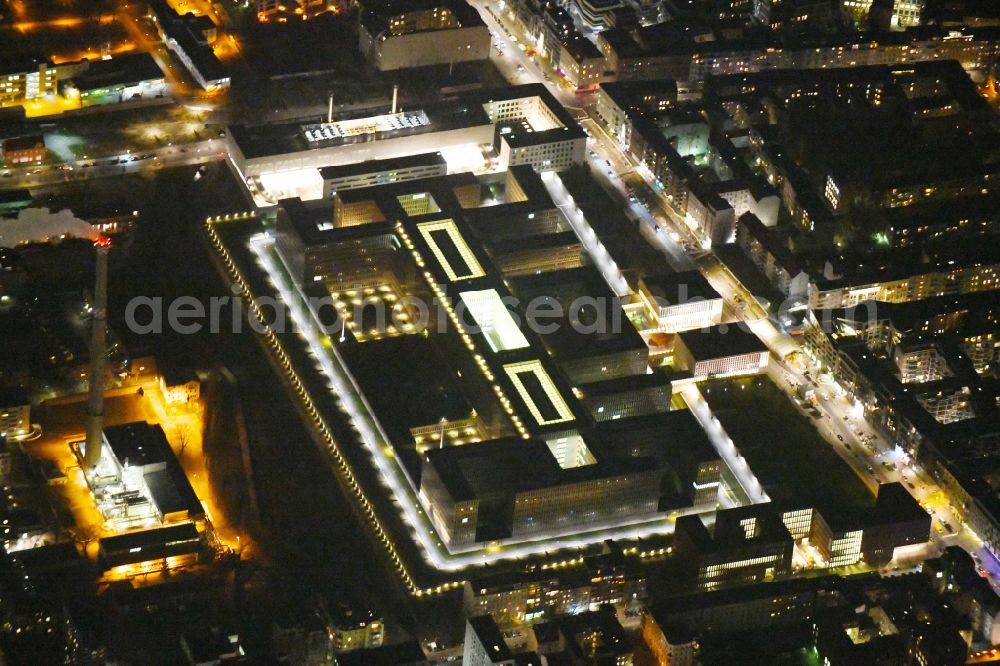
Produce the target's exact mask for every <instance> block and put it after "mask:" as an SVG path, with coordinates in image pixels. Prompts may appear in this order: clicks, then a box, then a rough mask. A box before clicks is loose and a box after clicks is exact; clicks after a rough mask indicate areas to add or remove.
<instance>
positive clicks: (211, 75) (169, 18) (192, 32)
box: [149, 0, 230, 91]
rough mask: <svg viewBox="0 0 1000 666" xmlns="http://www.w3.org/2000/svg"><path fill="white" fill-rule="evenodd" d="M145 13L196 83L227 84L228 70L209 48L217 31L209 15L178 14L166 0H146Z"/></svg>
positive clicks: (222, 86) (210, 87)
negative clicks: (148, 0)
mask: <svg viewBox="0 0 1000 666" xmlns="http://www.w3.org/2000/svg"><path fill="white" fill-rule="evenodd" d="M149 17H150V19H152V21H153V24H154V25H155V26H156V29H157V31H158V32H159V34H160V38H161V39H162V40H163V42H164V43H165V44H166V45H167V48H169V49H170V50H171V51H172V52H173V54H174V55H176V56H177V58H178V59H179V60H180V61H181V62H182V63H183V64H184V67H185V68H186V69H187V70H188V72H190V74H191V76H193V77H194V79H195V81H197V82H198V85H199V86H201V87H202V88H203V89H205V90H207V91H216V90H222V89H225V88H228V87H229V83H230V77H229V72H228V71H227V70H226V68H225V66H224V65H223V64H222V63H221V62H219V59H218V58H217V57H216V56H215V52H214V51H212V46H211V45H212V43H213V42H214V41H215V39H216V36H217V32H216V27H215V23H213V22H212V19H211V18H210V17H208V16H205V15H202V16H195V15H194V14H183V15H181V14H178V13H177V12H176V11H175V10H174V8H173V7H171V6H170V5H169V4H167V1H166V0H150V3H149Z"/></svg>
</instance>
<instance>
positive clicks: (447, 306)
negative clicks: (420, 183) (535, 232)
mask: <svg viewBox="0 0 1000 666" xmlns="http://www.w3.org/2000/svg"><path fill="white" fill-rule="evenodd" d="M396 233H397V235H398V236H399V239H400V240H401V241H402V243H403V245H405V246H406V249H407V250H409V251H410V253H411V254H412V255H413V260H414V261H415V262H416V264H417V266H418V267H419V268H425V266H426V262H425V261H424V258H423V257H422V256H421V255H420V251H419V250H417V248H416V247H415V246H414V245H413V240H412V239H411V238H410V235H409V234H408V233H407V232H406V229H404V228H403V225H402V223H400V222H397V223H396ZM424 237H425V238H426V237H427V234H424ZM434 247H436V246H434V245H432V246H431V249H432V250H433V249H434ZM473 260H475V258H473ZM476 265H477V266H478V265H479V264H478V263H477V264H476ZM446 270H447V269H446ZM423 275H424V279H425V280H427V284H428V285H430V288H431V291H433V292H434V295H435V296H437V299H438V302H439V303H441V306H442V307H443V308H444V311H445V312H446V313H447V314H448V319H450V320H451V323H452V324H454V325H455V330H457V331H458V333H459V336H461V338H462V342H463V343H464V344H465V347H466V349H468V350H469V351H470V352H472V356H473V358H475V360H476V365H477V366H479V371H480V372H482V373H483V376H484V377H486V380H487V381H488V382H490V384H491V385H492V386H493V392H494V393H496V396H497V399H498V400H499V401H500V404H501V405H502V406H503V409H504V411H505V412H507V416H509V417H510V420H511V423H513V424H514V427H515V428H517V432H518V433H519V434H520V435H521V438H522V439H530V438H531V435H530V434H529V433H528V430H527V429H526V428H525V427H524V422H523V421H521V417H519V416H518V415H517V413H516V412H515V411H514V407H513V405H511V403H510V398H508V397H507V394H506V393H504V391H503V389H502V388H500V385H499V384H497V383H496V376H495V375H494V374H493V371H492V370H490V366H489V364H487V363H486V359H484V358H483V357H482V355H481V354H479V353H477V352H476V345H475V343H474V342H473V341H472V337H471V336H470V335H469V333H468V332H467V331H466V330H465V326H464V325H463V324H462V321H461V320H460V319H459V317H458V315H457V314H456V313H455V308H453V307H452V306H451V302H450V301H449V300H448V296H447V294H445V292H444V289H442V288H441V285H439V284H438V283H437V281H436V280H435V279H434V276H433V275H432V274H431V272H430V271H428V270H424V273H423Z"/></svg>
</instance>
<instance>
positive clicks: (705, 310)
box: [638, 270, 724, 333]
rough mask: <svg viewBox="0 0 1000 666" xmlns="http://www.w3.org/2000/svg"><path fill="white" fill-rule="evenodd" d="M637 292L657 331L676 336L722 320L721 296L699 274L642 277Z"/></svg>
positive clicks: (722, 302)
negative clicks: (680, 332)
mask: <svg viewBox="0 0 1000 666" xmlns="http://www.w3.org/2000/svg"><path fill="white" fill-rule="evenodd" d="M638 292H639V297H640V298H641V299H642V302H643V304H644V305H645V307H646V309H647V310H648V312H649V314H650V318H651V319H652V320H653V321H655V322H656V323H657V330H660V331H663V332H666V333H676V332H678V331H688V330H692V329H698V328H708V327H710V326H715V325H718V324H719V322H720V321H721V320H722V308H723V305H724V301H723V300H722V296H720V295H719V293H718V292H717V291H715V289H713V288H712V285H710V284H709V283H708V280H706V279H705V276H704V275H702V274H701V271H697V270H693V271H684V272H682V273H672V274H668V275H647V276H643V277H641V278H640V279H639V290H638Z"/></svg>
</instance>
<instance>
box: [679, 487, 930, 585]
mask: <svg viewBox="0 0 1000 666" xmlns="http://www.w3.org/2000/svg"><path fill="white" fill-rule="evenodd" d="M930 535H931V518H930V515H929V514H928V513H927V512H926V511H924V509H923V508H922V507H921V506H920V505H919V504H918V503H917V501H916V500H915V499H913V498H912V497H911V496H910V494H909V493H908V492H907V490H906V488H904V487H903V486H902V485H901V484H898V483H892V484H885V485H882V486H881V487H880V488H879V492H878V496H877V497H876V499H875V503H874V506H871V507H864V508H861V509H857V510H852V511H844V510H843V509H841V508H840V507H819V508H816V507H807V508H793V507H780V506H772V505H771V504H758V505H754V506H746V507H740V508H737V509H730V510H726V511H720V512H718V513H717V514H716V519H715V524H714V526H713V527H712V529H711V530H710V529H709V528H708V527H706V526H705V524H704V523H703V522H702V520H701V519H700V518H699V517H697V516H682V517H681V518H679V519H678V521H677V532H676V537H675V544H674V552H675V553H676V554H677V556H678V557H679V558H680V559H681V560H682V561H684V562H685V563H686V564H687V566H689V567H690V568H691V570H692V572H694V571H696V572H697V585H698V587H699V588H700V589H702V590H708V591H711V590H716V589H721V588H724V587H735V586H739V585H746V584H750V583H759V582H764V581H772V580H776V579H781V578H787V577H788V576H790V575H791V573H792V569H793V565H794V566H800V565H795V564H794V563H795V562H797V561H802V558H801V557H800V556H799V555H798V554H799V553H800V552H803V551H804V553H806V555H805V559H806V560H808V561H810V562H811V564H810V565H809V566H812V567H817V566H818V567H823V568H837V567H845V566H851V565H854V564H857V563H858V562H864V563H866V564H868V565H869V566H872V567H882V566H885V565H886V564H888V563H889V562H890V561H892V560H893V558H894V557H895V556H896V554H897V552H898V549H906V548H907V547H910V546H917V547H919V546H922V545H924V544H926V543H927V542H928V541H929V540H930Z"/></svg>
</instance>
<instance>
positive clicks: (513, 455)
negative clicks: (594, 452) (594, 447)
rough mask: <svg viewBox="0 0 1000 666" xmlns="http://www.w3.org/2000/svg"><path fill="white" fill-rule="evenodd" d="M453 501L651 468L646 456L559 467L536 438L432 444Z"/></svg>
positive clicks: (431, 455)
mask: <svg viewBox="0 0 1000 666" xmlns="http://www.w3.org/2000/svg"><path fill="white" fill-rule="evenodd" d="M425 457H426V460H427V462H428V463H429V464H430V465H431V466H432V467H433V468H434V470H435V471H436V472H437V474H438V476H439V477H440V479H441V481H442V483H443V484H444V486H445V488H446V489H447V490H448V493H449V495H451V497H452V499H453V500H455V501H462V500H472V499H481V500H485V499H489V498H495V497H506V496H510V495H516V494H518V493H523V492H529V491H532V490H541V489H544V488H552V487H555V486H561V485H567V484H572V483H579V482H584V481H591V480H594V479H602V478H608V477H613V476H620V475H624V474H629V473H638V472H643V471H648V470H649V469H650V466H649V464H648V463H649V460H648V459H645V458H625V459H616V458H610V457H609V458H607V459H605V460H598V461H597V462H596V463H594V464H592V465H584V466H581V467H572V468H569V469H563V468H561V467H560V466H559V464H558V463H557V462H556V459H555V457H554V456H553V455H552V452H551V451H550V450H549V447H548V445H547V444H546V443H545V442H543V441H541V440H537V439H529V440H525V439H519V438H504V439H494V440H491V441H488V442H480V443H477V444H467V445H465V446H450V447H445V448H443V449H433V450H431V451H428V452H427V453H426V454H425Z"/></svg>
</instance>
